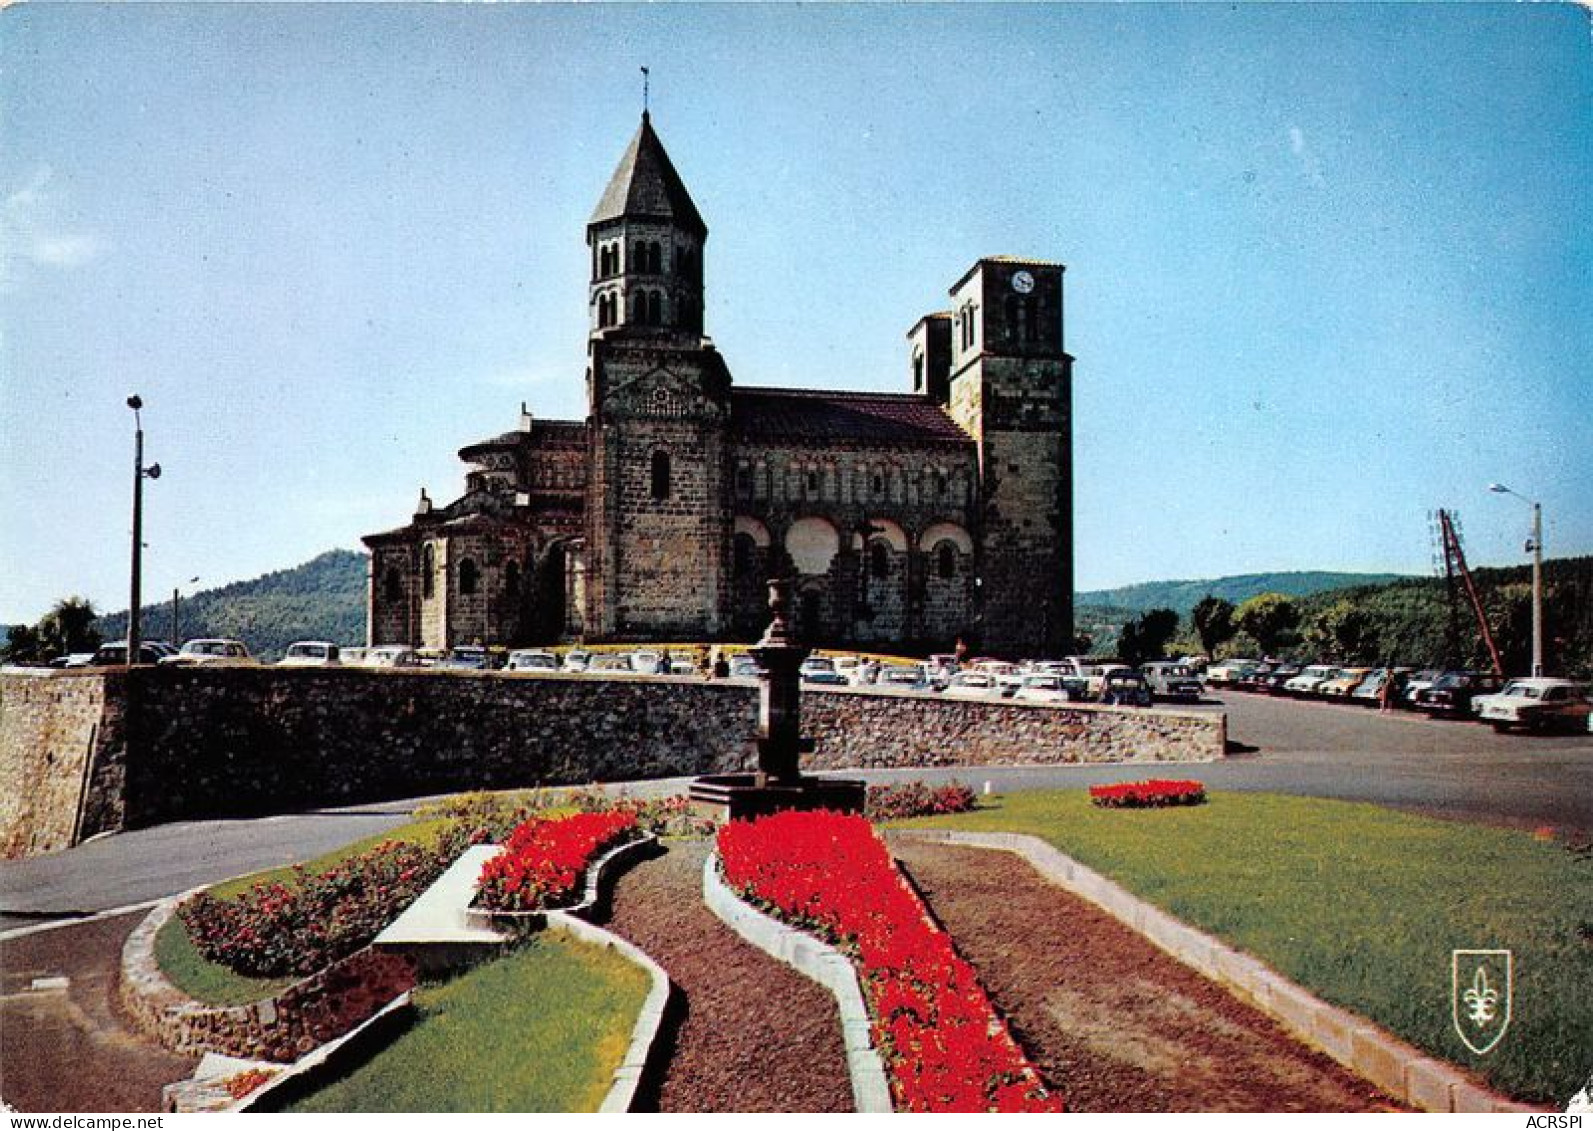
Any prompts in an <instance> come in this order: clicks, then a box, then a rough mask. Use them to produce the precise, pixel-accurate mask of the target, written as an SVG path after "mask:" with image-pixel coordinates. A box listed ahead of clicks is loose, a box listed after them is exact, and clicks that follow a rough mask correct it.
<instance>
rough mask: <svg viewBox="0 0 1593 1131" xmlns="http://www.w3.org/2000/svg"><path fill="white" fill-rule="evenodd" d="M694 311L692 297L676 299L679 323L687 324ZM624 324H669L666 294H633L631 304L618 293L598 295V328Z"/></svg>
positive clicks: (680, 296)
mask: <svg viewBox="0 0 1593 1131" xmlns="http://www.w3.org/2000/svg"><path fill="white" fill-rule="evenodd" d="M690 308H691V298H690V296H688V295H679V296H677V297H676V299H675V313H676V318H675V322H676V324H678V325H681V326H684V325H686V324H687V315H688V313H689V311H690ZM621 322H623V323H625V324H626V325H629V326H663V325H666V324H667V323H666V322H665V318H664V292H662V291H652V290H637V291H632V292H631V293H630V298H629V301H628V302H627V301H626V299H625V297H624V296H623V295H620V294H619V293H617V292H614V291H610V292H608V293H605V294H600V295H598V296H597V325H598V329H607V328H608V327H610V326H618V325H620V323H621Z"/></svg>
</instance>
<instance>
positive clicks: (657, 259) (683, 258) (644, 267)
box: [596, 240, 699, 279]
mask: <svg viewBox="0 0 1593 1131" xmlns="http://www.w3.org/2000/svg"><path fill="white" fill-rule="evenodd" d="M625 246H626V245H625V243H624V241H622V240H610V241H608V242H606V243H602V244H599V245H598V248H597V264H596V266H597V277H598V278H599V279H611V278H613V277H614V276H615V275H619V274H623V273H625V271H626V270H627V267H626V264H625V262H624V249H625ZM630 253H631V254H630V266H629V271H630V273H631V274H633V275H662V274H663V273H664V248H663V245H662V244H661V243H659V241H657V240H636V241H635V242H634V243H632V244H631V245H630ZM698 262H699V261H698V259H697V250H696V249H695V248H692V247H677V248H675V274H676V275H678V276H680V277H681V278H683V279H690V278H694V277H695V274H696V271H697V264H698Z"/></svg>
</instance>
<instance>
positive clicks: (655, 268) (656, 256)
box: [647, 240, 664, 275]
mask: <svg viewBox="0 0 1593 1131" xmlns="http://www.w3.org/2000/svg"><path fill="white" fill-rule="evenodd" d="M647 269H648V270H649V271H651V272H652V273H653V274H654V275H661V274H663V273H664V250H663V248H661V247H659V246H658V241H657V240H654V241H653V242H652V243H650V244H648V245H647Z"/></svg>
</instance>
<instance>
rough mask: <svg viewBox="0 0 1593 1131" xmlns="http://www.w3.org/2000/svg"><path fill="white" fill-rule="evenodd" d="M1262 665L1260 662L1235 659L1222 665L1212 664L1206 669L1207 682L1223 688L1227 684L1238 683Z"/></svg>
mask: <svg viewBox="0 0 1593 1131" xmlns="http://www.w3.org/2000/svg"><path fill="white" fill-rule="evenodd" d="M1260 665H1261V661H1260V660H1246V659H1240V658H1235V659H1232V660H1223V661H1222V662H1221V663H1218V664H1212V665H1211V666H1210V667H1208V668H1207V669H1206V682H1207V683H1211V684H1215V685H1217V686H1218V687H1222V686H1224V685H1226V684H1230V683H1237V682H1239V680H1241V679H1243V678H1244V677H1245V676H1247V675H1249V674H1250V673H1251V672H1253V671H1255V670H1256V668H1257V667H1259V666H1260Z"/></svg>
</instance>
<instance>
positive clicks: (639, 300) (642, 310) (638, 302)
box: [630, 291, 647, 326]
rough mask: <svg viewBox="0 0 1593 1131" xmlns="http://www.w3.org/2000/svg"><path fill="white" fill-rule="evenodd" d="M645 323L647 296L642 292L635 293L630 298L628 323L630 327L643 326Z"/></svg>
mask: <svg viewBox="0 0 1593 1131" xmlns="http://www.w3.org/2000/svg"><path fill="white" fill-rule="evenodd" d="M646 322H647V295H646V294H645V293H643V292H642V291H637V292H636V293H635V294H634V295H632V296H631V317H630V323H631V325H632V326H641V325H645V324H646Z"/></svg>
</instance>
